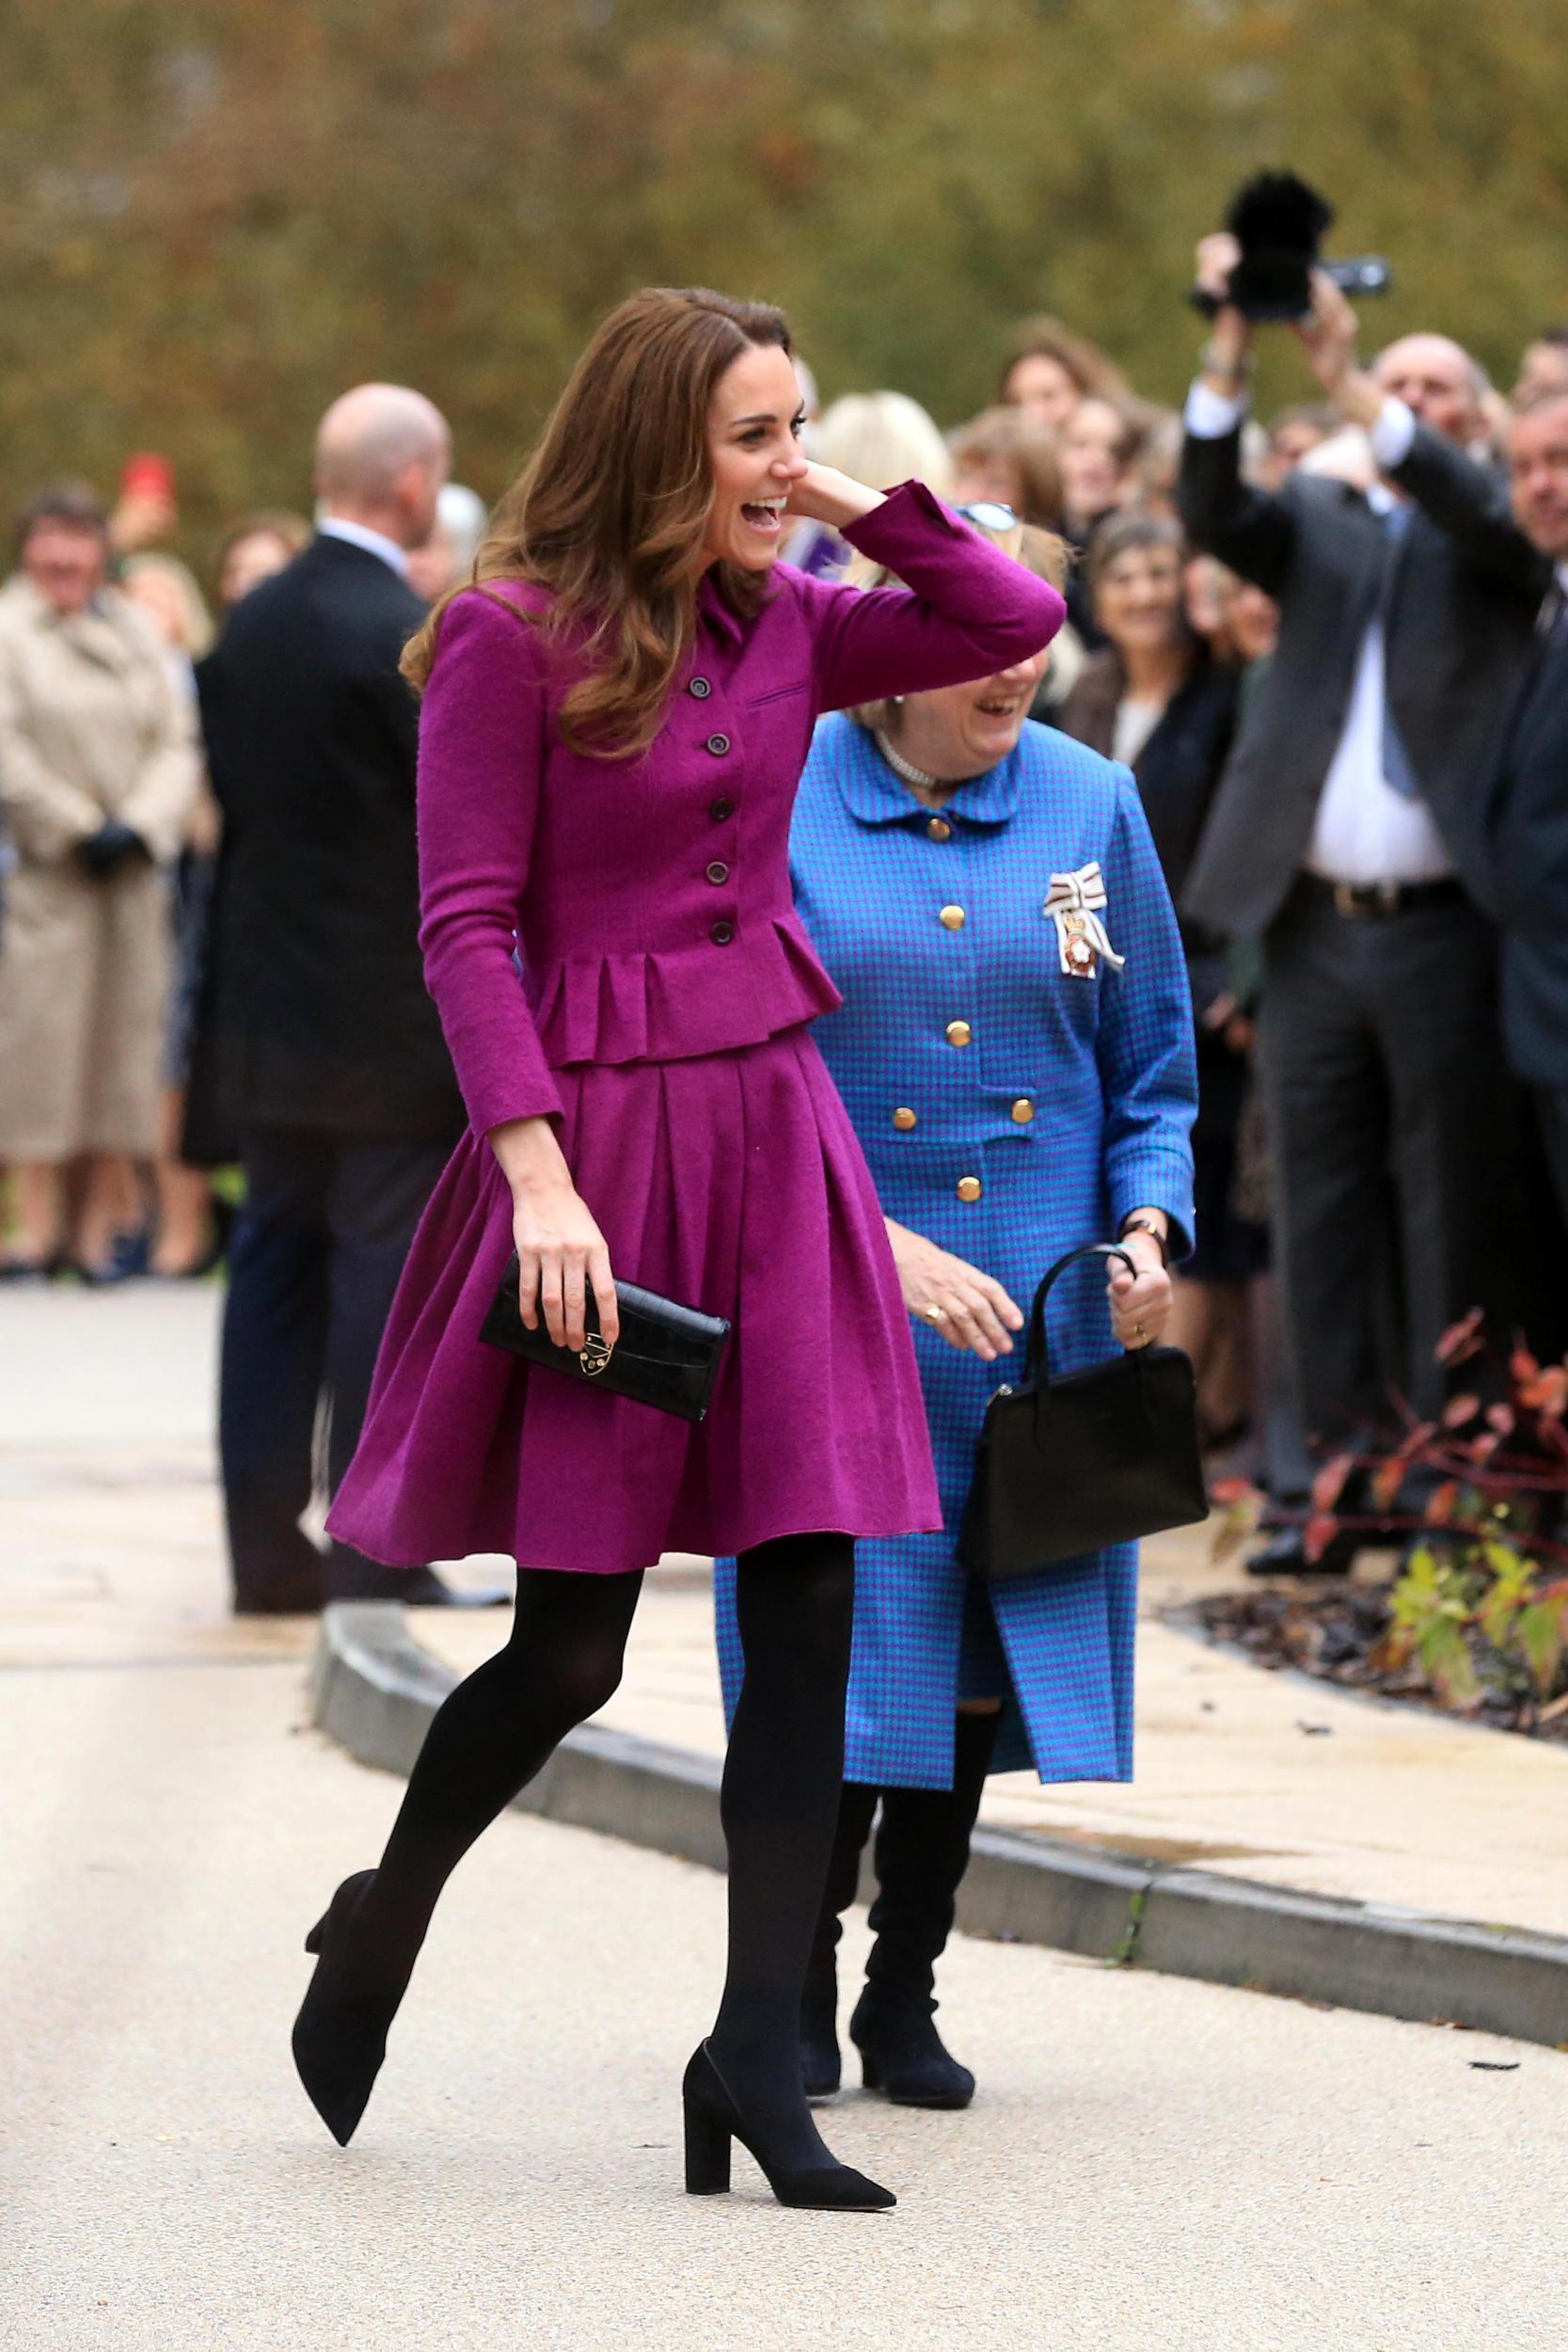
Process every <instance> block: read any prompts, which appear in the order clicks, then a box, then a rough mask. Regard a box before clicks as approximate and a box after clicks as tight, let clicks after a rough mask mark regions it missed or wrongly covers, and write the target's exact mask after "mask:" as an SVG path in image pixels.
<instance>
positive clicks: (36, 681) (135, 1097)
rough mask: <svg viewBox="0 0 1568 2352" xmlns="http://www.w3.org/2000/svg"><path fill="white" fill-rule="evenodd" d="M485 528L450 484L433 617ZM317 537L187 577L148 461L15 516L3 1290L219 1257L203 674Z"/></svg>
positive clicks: (275, 538)
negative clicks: (198, 1081)
mask: <svg viewBox="0 0 1568 2352" xmlns="http://www.w3.org/2000/svg"><path fill="white" fill-rule="evenodd" d="M485 515H486V508H485V505H484V502H483V500H482V499H481V498H480V497H479V496H478V494H477V493H476V492H474V491H472V490H469V489H467V488H465V487H464V486H463V485H461V484H457V483H449V484H447V485H445V486H444V487H443V489H442V491H441V497H440V506H439V512H438V514H437V517H436V526H435V528H434V530H433V531H432V532H431V535H430V537H429V539H428V540H427V541H426V543H425V544H424V545H423V546H422V547H420V548H417V549H415V550H414V551H413V552H412V553H411V554H410V556H409V559H408V567H409V579H410V583H411V585H412V586H413V587H414V589H415V591H416V593H417V594H418V595H419V596H420V597H421V598H422V599H423V600H424V601H425V602H426V603H432V602H434V601H435V599H436V597H437V596H440V595H442V594H443V593H444V592H445V590H446V589H447V588H448V587H450V586H451V583H452V582H453V580H457V579H459V578H460V577H464V576H466V574H467V570H468V567H469V566H470V564H471V563H472V560H473V553H474V549H475V548H476V547H477V545H478V543H479V537H480V533H481V532H482V531H483V527H484V521H485ZM311 535H312V524H311V523H310V522H309V521H308V520H307V519H306V517H305V516H304V515H302V514H298V513H294V512H291V511H288V510H283V509H262V510H258V511H257V512H255V513H252V514H249V515H245V516H240V517H239V518H237V519H236V520H235V521H234V522H233V523H231V524H230V526H229V527H228V528H227V529H226V530H224V531H223V532H221V533H220V534H219V536H218V537H217V539H216V542H215V544H214V547H213V548H212V552H211V556H210V559H209V560H208V561H207V562H206V563H204V564H201V565H200V566H199V567H198V566H197V565H196V564H193V563H191V562H189V561H187V560H185V557H184V556H183V555H182V553H180V552H177V550H178V549H179V548H181V547H182V544H183V541H182V526H181V516H180V509H179V505H178V501H177V499H176V495H175V485H174V476H173V472H172V469H171V468H170V467H169V465H168V463H167V461H166V460H165V459H164V458H162V457H158V456H153V455H148V454H143V455H140V456H134V457H132V458H131V459H129V460H128V461H127V464H126V466H125V469H124V471H123V474H122V477H121V482H120V485H119V495H118V497H117V498H116V499H115V500H114V501H113V503H112V504H111V503H109V502H106V501H103V499H102V498H101V497H100V496H99V495H98V493H97V492H96V491H94V490H93V489H92V488H91V487H90V486H89V485H87V484H85V483H81V482H73V481H66V482H60V483H55V484H53V485H49V486H47V487H45V488H43V489H41V490H40V492H39V493H38V494H37V496H36V497H34V498H33V499H31V500H30V501H28V502H27V504H26V506H25V507H24V510H23V513H22V515H21V516H20V517H19V520H18V527H17V533H16V540H15V569H14V573H13V576H12V577H11V579H10V580H8V582H7V584H6V585H5V587H4V588H3V589H0V1167H3V1168H4V1170H5V1177H6V1184H7V1195H6V1200H5V1209H4V1213H3V1214H0V1279H8V1280H12V1281H15V1280H19V1279H49V1278H51V1277H53V1276H55V1275H57V1274H62V1273H69V1274H71V1275H73V1276H75V1277H77V1278H79V1279H82V1280H84V1281H87V1282H89V1283H94V1284H100V1285H103V1284H111V1283H115V1282H119V1281H123V1280H125V1279H128V1278H129V1277H132V1276H136V1275H149V1274H150V1275H152V1276H155V1277H160V1278H166V1279H181V1278H186V1277H193V1276H200V1275H205V1274H207V1273H210V1272H211V1271H212V1270H213V1268H214V1266H215V1265H216V1264H217V1263H218V1262H219V1260H220V1258H221V1256H222V1254H223V1248H224V1245H225V1241H226V1237H227V1233H228V1230H229V1224H230V1201H229V1196H228V1193H227V1192H226V1190H225V1189H224V1187H223V1185H222V1184H221V1182H220V1183H218V1184H214V1180H213V1178H212V1177H211V1176H210V1175H209V1174H208V1173H206V1172H205V1171H203V1170H202V1169H200V1168H193V1167H191V1166H189V1165H187V1164H186V1162H185V1161H184V1160H183V1159H182V1135H183V1131H184V1126H185V1117H186V1081H187V1078H188V1075H189V1069H190V1061H191V1055H192V1051H193V1034H194V1025H195V1017H196V1008H197V996H198V987H199V982H200V976H201V971H202V964H203V949H204V945H205V940H206V935H207V924H208V916H209V907H210V898H211V891H212V883H213V876H214V866H215V861H216V852H217V846H218V838H219V834H220V830H221V822H222V820H221V817H220V814H219V811H218V807H217V803H216V802H215V800H214V795H213V792H212V789H211V787H210V783H209V779H208V775H207V769H206V762H205V759H204V757H203V747H202V743H201V728H200V719H199V707H198V688H197V676H198V667H199V665H200V664H201V663H202V662H203V661H204V660H206V659H207V657H208V656H209V655H210V654H211V652H212V650H213V648H214V644H215V643H216V642H217V639H218V636H219V633H220V632H221V630H222V628H223V627H224V625H225V623H226V622H227V620H228V618H229V616H230V613H231V612H233V610H234V608H235V606H236V605H237V604H238V603H239V602H240V601H241V600H242V598H244V597H245V596H248V595H249V594H250V592H251V591H252V590H253V589H255V588H256V587H258V586H259V585H260V584H261V581H263V580H269V579H271V578H272V577H273V575H274V574H275V573H277V572H279V571H281V570H282V569H283V567H284V566H285V565H286V564H290V563H292V562H293V559H294V558H295V557H296V556H297V555H298V554H299V553H300V552H301V550H302V549H303V548H305V547H306V546H307V544H308V543H309V540H310V538H311ZM204 583H205V584H204Z"/></svg>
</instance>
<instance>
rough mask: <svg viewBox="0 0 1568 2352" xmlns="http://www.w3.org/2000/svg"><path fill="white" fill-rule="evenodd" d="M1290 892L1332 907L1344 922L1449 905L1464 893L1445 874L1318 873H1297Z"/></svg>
mask: <svg viewBox="0 0 1568 2352" xmlns="http://www.w3.org/2000/svg"><path fill="white" fill-rule="evenodd" d="M1294 895H1295V896H1296V897H1298V898H1302V899H1304V900H1305V901H1306V902H1307V905H1309V906H1323V907H1332V908H1333V910H1334V912H1335V914H1341V915H1343V916H1344V917H1345V919H1346V920H1347V921H1348V922H1359V921H1364V920H1366V918H1367V917H1368V916H1370V915H1379V914H1408V913H1409V911H1410V910H1411V909H1412V908H1413V907H1438V906H1447V905H1450V904H1452V903H1454V902H1456V901H1457V900H1459V899H1461V898H1464V896H1465V885H1464V883H1463V882H1456V881H1454V880H1453V879H1452V878H1451V876H1445V878H1444V879H1443V880H1442V881H1441V882H1327V881H1325V880H1324V878H1323V875H1322V874H1298V875H1297V877H1296V886H1295V893H1294Z"/></svg>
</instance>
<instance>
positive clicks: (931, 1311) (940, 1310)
mask: <svg viewBox="0 0 1568 2352" xmlns="http://www.w3.org/2000/svg"><path fill="white" fill-rule="evenodd" d="M926 1312H927V1317H928V1318H929V1320H930V1321H931V1322H932V1323H945V1322H946V1320H947V1310H946V1308H945V1307H927V1310H926Z"/></svg>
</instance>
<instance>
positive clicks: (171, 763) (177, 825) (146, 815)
mask: <svg viewBox="0 0 1568 2352" xmlns="http://www.w3.org/2000/svg"><path fill="white" fill-rule="evenodd" d="M161 667H162V665H161V663H160V668H161ZM162 682H163V689H164V691H163V693H162V696H161V698H160V701H159V706H158V719H157V723H156V727H155V730H154V733H153V735H152V738H151V740H150V742H149V744H148V746H147V748H146V751H145V753H144V755H143V757H142V760H141V764H140V766H139V767H138V768H137V771H136V773H135V778H134V780H133V782H132V785H131V788H130V790H129V791H128V792H127V793H126V795H125V798H124V799H123V800H122V801H121V803H119V807H118V808H117V809H116V810H115V812H114V813H115V815H116V816H117V817H118V818H119V819H120V821H121V823H123V824H127V825H130V826H131V827H132V828H133V830H134V831H135V832H136V833H138V834H140V835H141V837H142V839H143V840H144V841H145V842H146V844H147V846H148V848H149V849H150V850H151V852H152V854H153V856H154V857H155V858H156V859H157V860H158V861H159V863H160V865H168V864H170V863H171V862H172V861H173V860H174V859H175V858H177V857H178V856H179V854H180V851H181V849H182V846H183V844H184V839H185V833H186V828H187V827H188V825H189V824H190V820H191V811H192V809H193V808H194V807H195V806H196V796H197V794H198V791H199V790H200V787H201V755H200V752H199V750H198V726H197V715H196V710H195V708H194V707H193V705H192V704H191V703H189V702H188V701H187V700H186V699H185V697H184V696H182V694H181V693H180V692H179V691H178V690H177V689H176V686H175V684H174V681H173V679H172V678H170V677H169V676H168V675H167V673H166V672H164V673H163V679H162Z"/></svg>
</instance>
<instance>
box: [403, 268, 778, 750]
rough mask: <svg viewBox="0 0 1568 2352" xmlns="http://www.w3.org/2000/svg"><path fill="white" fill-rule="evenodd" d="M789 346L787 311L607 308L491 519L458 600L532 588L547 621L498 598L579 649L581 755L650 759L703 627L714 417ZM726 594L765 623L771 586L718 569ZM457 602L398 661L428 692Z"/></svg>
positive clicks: (574, 738)
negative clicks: (515, 585) (771, 350)
mask: <svg viewBox="0 0 1568 2352" xmlns="http://www.w3.org/2000/svg"><path fill="white" fill-rule="evenodd" d="M769 343H773V344H777V346H778V348H779V349H780V350H781V351H784V352H785V353H787V352H788V350H789V348H790V342H789V328H788V326H787V324H786V323H785V320H784V313H783V311H782V310H774V309H773V308H772V307H771V305H769V304H768V303H762V302H735V301H732V300H731V299H730V298H729V296H728V295H727V294H711V293H710V292H709V291H708V290H707V288H706V287H705V286H681V287H669V286H651V287H647V288H645V289H644V290H643V292H642V293H641V294H632V295H630V296H629V297H628V298H627V300H626V301H625V302H623V303H622V304H620V306H619V307H618V308H617V309H616V310H612V311H611V312H610V316H609V317H608V318H607V319H606V320H605V322H604V324H603V326H601V327H600V328H599V329H598V332H597V333H596V334H595V335H594V339H593V341H592V342H590V344H589V345H588V348H587V350H586V351H585V352H584V353H583V355H582V357H581V358H580V359H579V360H578V364H577V366H576V367H575V368H574V370H573V371H572V375H571V379H570V381H569V382H568V384H567V386H566V389H565V390H564V391H563V392H562V395H561V398H560V399H559V400H558V401H557V403H556V405H555V408H554V411H553V413H552V414H551V417H550V420H549V422H548V423H547V424H546V427H545V431H544V435H543V437H542V438H541V439H540V442H539V445H538V447H537V448H536V449H535V451H534V453H533V454H532V456H531V458H530V459H529V462H528V464H527V466H526V467H525V468H524V469H523V471H522V474H521V475H520V476H519V478H518V480H517V481H516V482H515V484H514V485H513V486H512V488H511V489H510V490H509V491H508V492H507V493H506V496H505V497H504V498H503V499H502V500H501V501H500V503H499V506H498V507H497V509H496V511H495V514H494V515H493V516H491V520H490V527H489V529H488V531H487V532H486V533H485V535H484V537H483V539H482V540H481V542H480V546H479V552H478V554H477V555H476V557H475V559H474V570H473V576H472V579H471V580H467V581H465V582H463V583H461V586H462V587H468V586H478V587H480V588H483V587H485V586H486V585H488V583H489V582H491V581H493V580H526V581H531V582H532V583H533V584H534V585H536V586H538V587H541V588H545V589H546V590H548V592H549V597H550V601H549V603H548V605H547V606H546V607H545V609H544V610H543V611H542V612H537V613H529V612H521V611H519V609H518V608H517V606H516V605H515V604H514V603H513V602H512V601H511V600H510V599H509V598H506V597H498V598H497V599H496V601H497V602H498V603H500V604H502V605H504V606H505V608H506V610H507V611H508V612H512V613H514V614H515V616H516V618H517V619H518V621H519V622H520V623H521V624H522V625H523V626H524V627H540V628H544V629H545V630H546V632H547V633H548V634H549V635H550V636H551V637H552V638H553V639H556V640H558V641H559V640H560V639H562V638H563V637H566V636H570V639H571V642H572V648H573V652H574V655H579V656H582V657H585V660H586V667H585V670H584V672H583V675H580V676H579V677H578V678H577V679H576V681H575V682H574V683H573V685H572V686H571V687H570V688H569V690H568V691H567V692H566V694H565V696H564V698H563V700H562V707H561V720H560V724H561V733H562V737H563V739H565V741H566V742H567V743H569V744H571V745H572V746H573V748H574V749H577V750H580V751H588V752H594V753H596V754H598V755H600V756H601V757H605V758H625V757H627V756H629V755H632V754H634V753H637V752H640V751H642V750H644V749H645V748H646V746H647V745H648V744H649V743H650V742H651V741H652V739H653V738H654V737H655V735H657V732H658V727H659V722H660V719H661V716H662V713H663V707H664V703H665V698H666V696H667V695H668V693H669V691H670V686H671V682H672V680H673V677H674V675H675V671H676V669H677V668H678V667H679V664H680V661H681V658H682V656H683V654H684V653H685V652H686V650H687V649H688V647H689V645H690V644H691V640H692V637H693V635H694V633H695V628H696V601H697V586H698V582H699V580H700V579H701V578H702V573H703V532H704V529H705V524H706V521H707V516H708V509H709V507H710V506H711V504H712V501H713V472H712V467H711V464H710V462H709V457H708V444H707V422H708V407H709V404H710V402H711V400H712V397H713V390H714V387H715V385H716V384H717V383H718V381H719V379H720V377H721V375H722V374H723V373H724V371H725V369H726V368H727V367H729V365H730V364H731V362H732V360H735V359H736V358H739V356H740V354H741V353H742V352H744V351H745V350H746V349H747V348H748V347H750V346H753V345H766V344H769ZM717 580H718V584H719V588H720V591H721V595H723V596H725V597H726V598H727V600H728V602H729V603H730V604H731V606H732V607H733V608H734V609H735V610H736V612H740V613H743V614H744V613H750V612H754V611H755V610H756V608H757V605H758V604H759V602H760V600H761V598H762V596H763V593H764V589H765V585H766V577H765V575H761V574H757V573H752V572H747V571H743V570H742V569H741V568H740V567H739V566H738V565H736V564H721V565H719V566H718V567H717ZM460 593H461V587H460V588H457V589H452V590H451V591H449V593H448V595H447V596H444V597H442V599H441V600H440V602H439V603H438V604H437V605H436V608H435V610H434V612H432V613H431V616H430V618H429V620H427V621H426V623H425V624H424V627H423V628H421V629H420V632H419V634H418V635H417V636H416V637H414V638H412V639H411V640H410V641H409V644H408V647H407V650H406V651H405V653H404V658H403V672H404V676H405V677H406V678H408V679H409V680H410V682H411V683H412V684H413V685H414V686H416V687H422V686H423V685H424V683H425V681H426V679H427V678H428V677H429V675H430V672H431V667H432V664H433V663H434V661H435V659H436V648H437V645H438V644H439V642H440V631H441V616H442V614H443V612H445V610H446V607H447V605H448V604H449V603H450V602H451V597H452V596H454V595H457V594H460Z"/></svg>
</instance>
